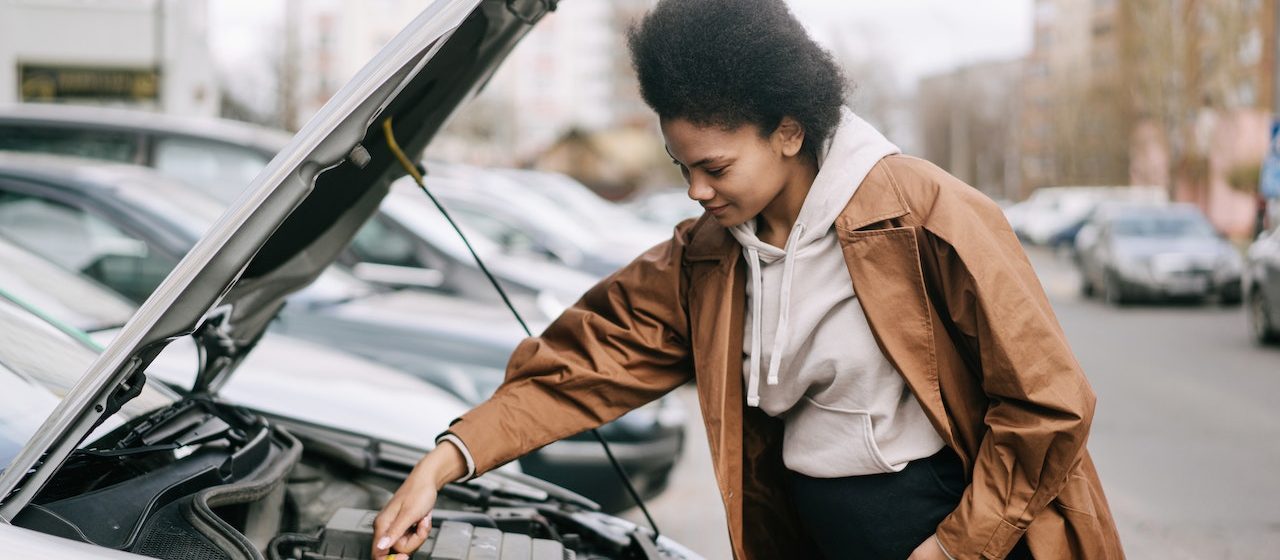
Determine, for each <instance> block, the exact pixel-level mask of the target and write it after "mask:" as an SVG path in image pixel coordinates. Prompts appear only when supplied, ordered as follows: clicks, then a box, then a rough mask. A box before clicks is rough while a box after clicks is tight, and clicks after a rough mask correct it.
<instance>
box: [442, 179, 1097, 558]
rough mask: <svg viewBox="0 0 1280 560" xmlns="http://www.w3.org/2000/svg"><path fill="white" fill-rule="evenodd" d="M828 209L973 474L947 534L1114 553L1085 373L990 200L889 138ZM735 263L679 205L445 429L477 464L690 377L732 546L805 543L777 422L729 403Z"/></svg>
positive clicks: (752, 551)
mask: <svg viewBox="0 0 1280 560" xmlns="http://www.w3.org/2000/svg"><path fill="white" fill-rule="evenodd" d="M835 227H836V230H837V232H838V235H839V239H840V243H841V245H842V247H843V250H844V255H845V259H846V261H847V262H848V266H849V278H850V280H851V281H852V282H853V285H854V290H855V292H856V293H857V294H858V301H859V302H860V303H861V305H862V307H863V309H864V311H865V313H866V316H867V320H868V321H869V322H870V326H871V329H872V331H873V333H874V334H875V337H876V340H877V341H878V343H879V345H880V347H881V350H882V351H883V352H884V354H885V356H887V357H888V358H889V360H890V361H891V362H893V364H894V365H895V366H896V367H897V369H898V370H899V371H900V372H902V375H903V377H904V378H905V379H906V382H907V385H908V386H909V387H910V389H911V391H912V392H913V393H914V394H915V396H916V398H917V399H918V400H919V401H920V404H921V405H922V406H923V407H924V410H925V413H926V414H927V416H928V417H929V420H930V421H931V422H932V423H933V426H934V428H936V429H937V430H938V433H939V434H940V435H941V436H942V438H943V440H945V441H946V442H947V444H948V445H949V446H950V447H951V448H952V449H954V450H956V452H957V453H958V454H959V455H960V457H961V458H962V459H963V461H964V464H965V468H966V470H967V472H968V473H969V475H970V484H969V486H968V488H967V489H966V490H965V493H964V496H963V498H962V499H961V501H960V505H959V507H957V508H956V510H955V511H954V512H952V513H951V514H950V515H949V516H948V517H947V518H946V519H944V520H943V521H942V523H941V524H940V525H939V526H938V531H937V534H938V538H939V540H940V542H941V543H942V544H943V546H944V547H945V548H946V549H947V550H948V551H949V552H950V553H951V554H952V555H953V556H955V557H956V558H959V559H964V560H968V559H975V558H1003V557H1004V556H1005V555H1006V554H1008V552H1009V550H1010V549H1011V548H1012V547H1013V546H1014V545H1015V544H1016V543H1017V541H1018V540H1019V539H1020V538H1022V537H1023V535H1024V533H1025V535H1026V539H1027V544H1028V545H1029V547H1030V549H1031V551H1032V554H1033V555H1034V556H1035V557H1036V558H1050V559H1058V558H1088V559H1103V558H1105V559H1115V558H1122V557H1123V552H1122V551H1121V547H1120V540H1119V536H1118V534H1117V533H1116V529H1115V524H1114V521H1113V519H1112V517H1111V512H1110V510H1109V508H1108V506H1107V501H1106V498H1105V497H1104V496H1103V493H1102V485H1101V483H1100V482H1099V480H1098V475H1097V473H1096V471H1095V470H1094V467H1093V462H1092V461H1091V459H1090V458H1089V453H1088V452H1087V451H1086V450H1085V440H1086V439H1087V436H1088V433H1089V425H1090V422H1091V420H1092V418H1093V409H1094V394H1093V391H1092V389H1091V388H1090V387H1089V383H1088V381H1086V379H1085V377H1084V374H1083V372H1082V371H1081V369H1080V365H1079V364H1078V363H1077V362H1076V360H1075V358H1074V357H1073V355H1072V353H1071V350H1070V348H1069V347H1068V345H1067V340H1066V337H1065V336H1064V334H1063V332H1062V329H1061V328H1060V327H1059V326H1058V322H1057V319H1056V318H1055V316H1054V314H1053V310H1052V309H1051V308H1050V306H1049V302H1048V300H1047V299H1046V297H1045V295H1044V291H1043V290H1042V289H1041V287H1040V283H1039V281H1038V279H1037V277H1036V275H1035V272H1034V271H1033V270H1032V267H1031V265H1030V263H1029V262H1028V260H1027V258H1026V255H1025V254H1024V253H1023V251H1022V248H1021V246H1020V245H1019V243H1018V240H1017V239H1016V238H1015V237H1014V235H1013V232H1012V231H1011V230H1010V229H1009V226H1008V224H1007V222H1006V221H1005V220H1004V217H1003V215H1002V214H1001V212H1000V209H999V208H997V207H996V205H995V204H993V203H992V202H991V201H990V200H989V199H987V198H986V197H984V196H983V195H982V194H980V193H978V192H977V191H976V190H974V189H973V188H971V187H969V186H968V185H965V184H964V183H962V182H960V181H959V180H957V179H955V178H954V177H951V176H950V175H948V174H947V173H946V172H944V171H942V170H940V169H938V168H937V167H935V166H933V165H931V164H929V163H928V162H925V161H922V160H919V159H914V158H910V157H906V156H890V157H887V158H885V159H883V160H881V161H880V162H879V163H878V164H876V166H875V167H874V168H873V169H872V171H871V173H870V174H869V175H868V176H867V178H866V180H865V181H864V182H863V183H862V185H861V186H860V187H859V189H858V191H857V192H856V193H855V194H854V196H853V199H852V200H851V201H850V202H849V204H848V205H847V206H846V208H845V209H844V211H843V212H842V214H841V216H840V217H839V218H838V219H837V220H836V225H835ZM740 261H741V250H740V247H739V245H738V244H737V242H736V241H734V240H733V238H732V237H731V236H730V234H729V233H728V231H726V230H725V228H723V227H722V226H720V225H719V224H718V223H716V222H715V221H714V220H712V219H710V218H709V217H708V216H703V217H702V218H700V219H698V220H696V221H694V220H690V221H686V222H684V223H682V224H680V225H679V226H677V228H676V231H675V235H674V237H673V239H672V240H671V241H669V242H665V243H662V244H660V245H658V246H657V247H654V248H653V249H650V250H649V251H648V252H646V253H645V254H643V255H641V256H640V257H639V258H637V259H636V260H635V261H634V262H632V263H631V264H630V265H628V266H627V267H625V268H623V269H622V270H620V271H618V272H617V273H615V274H613V275H612V276H610V277H608V278H606V279H605V280H603V281H602V282H600V284H598V285H597V286H595V287H594V288H592V289H591V290H590V291H588V292H587V293H586V295H584V296H583V298H582V299H581V300H580V301H579V302H578V303H577V304H575V305H574V306H573V307H571V308H570V309H568V310H567V311H565V312H564V314H563V315H561V316H560V317H559V318H558V319H557V320H556V321H555V322H554V323H552V325H551V326H550V327H548V328H547V330H546V331H545V332H544V333H543V334H542V336H540V337H537V338H530V339H527V340H525V341H524V342H523V343H522V344H521V345H520V346H519V347H518V348H517V349H516V351H515V353H514V354H513V355H512V357H511V361H510V364H509V366H508V369H507V380H506V382H505V383H504V384H503V385H502V387H501V388H499V389H498V391H497V392H496V393H495V394H494V396H493V397H492V398H491V399H489V401H487V402H485V403H483V404H481V405H480V406H478V407H477V408H476V409H475V410H472V411H471V412H469V413H467V414H466V415H464V416H463V417H462V418H460V419H459V420H457V421H455V423H454V424H453V425H452V426H451V428H450V431H451V432H452V433H453V434H455V435H457V436H458V437H459V438H461V439H462V441H463V442H465V443H466V445H467V447H468V449H469V450H470V452H471V454H472V456H473V458H474V460H475V464H476V470H477V473H481V472H485V471H488V470H490V469H493V468H494V467H496V466H498V465H501V464H503V463H505V462H507V461H511V460H513V459H515V458H517V457H519V456H521V455H523V454H525V453H528V452H530V451H532V450H534V449H537V448H538V447H540V446H543V445H546V444H548V443H550V442H552V441H555V440H557V439H560V438H563V437H566V436H569V435H572V434H574V433H577V432H580V431H582V430H585V429H587V428H590V427H594V426H597V425H600V424H602V423H605V422H608V421H610V420H613V419H614V418H617V417H618V416H620V415H622V414H623V413H625V412H627V411H628V410H631V409H633V408H635V407H638V406H640V405H642V404H644V403H646V402H649V401H651V400H653V399H656V398H658V397H659V396H661V395H663V394H664V393H666V392H668V391H670V390H672V389H673V388H675V387H677V386H679V385H681V384H683V383H685V382H686V381H688V380H689V379H691V378H693V379H696V380H697V386H698V397H699V401H700V403H701V408H702V417H703V420H704V421H705V423H706V429H707V438H708V439H709V441H710V447H711V455H712V458H713V461H714V465H715V474H716V479H717V482H718V484H719V487H720V495H721V498H722V499H723V501H724V507H725V511H726V514H727V518H728V523H729V535H730V540H731V541H732V545H733V551H734V554H735V556H736V557H737V558H739V559H742V560H748V559H750V560H761V559H767V558H816V557H819V554H817V553H816V552H814V550H815V549H814V548H813V543H812V542H810V541H809V540H808V539H807V538H806V537H805V536H804V534H803V532H802V531H801V530H800V528H799V525H798V523H797V521H796V519H795V516H794V511H793V510H792V509H791V506H790V505H789V501H788V500H787V498H786V496H785V495H784V494H783V491H782V488H783V485H782V484H781V480H782V478H781V477H782V475H783V474H784V470H783V469H784V467H783V466H782V457H781V434H782V430H781V424H780V422H779V421H778V420H775V419H773V418H770V417H769V416H767V415H765V414H764V413H762V412H760V411H759V410H758V409H753V408H747V407H745V406H744V405H745V401H744V398H743V386H742V385H743V381H742V358H743V356H742V337H743V316H744V314H745V309H744V307H745V303H744V302H745V296H744V288H745V274H744V273H743V268H744V266H743V265H741V264H740ZM939 307H943V309H939ZM957 338H958V339H959V340H955V339H957ZM838 444H839V442H833V445H838Z"/></svg>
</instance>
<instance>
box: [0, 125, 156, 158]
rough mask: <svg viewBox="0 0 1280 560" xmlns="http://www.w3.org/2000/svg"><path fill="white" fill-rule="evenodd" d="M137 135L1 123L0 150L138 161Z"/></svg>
mask: <svg viewBox="0 0 1280 560" xmlns="http://www.w3.org/2000/svg"><path fill="white" fill-rule="evenodd" d="M138 146H139V141H138V135H137V134H132V133H129V132H123V131H116V130H87V129H83V128H62V127H56V126H54V127H49V126H39V125H34V126H23V125H12V126H4V127H0V150H2V151H8V152H35V153H42V154H59V155H64V156H78V157H84V158H90V159H102V160H107V161H117V162H121V163H135V162H137V161H138V152H139V149H138Z"/></svg>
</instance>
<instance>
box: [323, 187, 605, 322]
mask: <svg viewBox="0 0 1280 560" xmlns="http://www.w3.org/2000/svg"><path fill="white" fill-rule="evenodd" d="M449 182H450V180H449V179H441V178H438V177H435V176H432V177H430V178H429V179H428V185H429V188H431V189H432V192H433V193H434V194H435V195H436V196H437V198H439V199H440V200H441V201H442V203H443V204H444V206H445V208H446V209H447V210H449V213H450V215H451V216H453V217H454V219H455V220H456V221H457V222H458V223H459V225H460V226H461V227H462V228H463V230H464V231H465V232H467V233H468V234H469V235H468V238H469V240H470V242H471V246H472V248H474V249H475V250H476V253H477V254H478V255H480V257H481V258H483V259H484V260H485V264H486V266H487V267H488V268H489V271H490V272H492V273H493V274H494V276H495V277H496V278H497V279H498V281H499V282H500V283H501V284H502V286H503V288H504V289H505V290H506V291H507V293H508V294H510V295H513V296H517V297H523V298H525V299H526V300H528V301H529V302H532V303H533V305H532V306H524V307H521V308H520V309H521V311H525V312H527V311H528V310H530V309H533V310H535V311H537V312H539V313H540V315H534V317H542V318H547V319H550V318H554V317H556V316H557V315H559V314H560V312H561V311H563V310H564V309H565V308H566V307H568V305H569V304H571V303H573V302H574V301H577V299H578V297H579V296H581V295H582V293H583V292H585V291H586V290H587V289H588V288H590V287H591V286H592V285H594V284H595V283H596V281H597V280H599V276H594V275H591V274H588V273H586V272H583V271H580V270H575V269H574V268H571V267H569V266H566V265H565V264H564V263H563V262H561V261H559V260H557V259H555V258H554V257H552V256H551V255H550V254H549V253H545V252H542V249H541V248H538V249H534V248H532V246H533V243H532V242H529V243H525V244H524V245H525V246H526V247H528V248H529V250H520V249H518V248H516V247H515V245H517V244H519V241H517V240H516V239H515V237H516V236H517V235H518V236H520V239H523V240H528V239H531V238H532V236H533V234H528V233H523V232H524V231H526V230H525V229H524V227H523V226H522V224H521V223H520V222H505V221H503V219H505V218H517V217H520V216H522V215H525V214H528V213H530V212H532V209H529V208H527V207H523V206H519V205H516V204H514V203H513V202H512V201H511V200H510V198H511V197H512V196H516V195H519V194H520V193H518V192H512V193H510V195H509V196H508V198H507V199H506V200H492V199H490V200H486V201H485V202H484V204H485V205H486V206H485V208H496V212H497V213H496V214H495V215H492V216H490V215H484V214H483V211H478V210H476V209H475V208H474V207H472V206H470V205H468V204H466V203H464V202H463V201H460V200H459V199H458V197H457V196H450V194H449V193H450V192H451V191H450V190H449V189H448V188H438V187H443V186H445V185H447V184H448V183H449ZM491 196H492V195H491ZM476 212H480V215H478V216H477V214H476ZM494 228H500V229H501V230H502V231H503V232H504V234H503V235H501V236H493V235H492V234H491V232H493V231H495V229H494ZM508 233H509V234H510V235H509V236H508V235H506V234H508ZM338 262H339V263H340V264H342V265H344V266H346V267H348V268H349V269H350V270H351V271H353V273H354V274H355V275H356V276H358V277H360V278H362V279H364V280H368V281H371V282H377V283H380V284H383V285H387V286H410V287H414V286H415V283H414V281H413V280H412V279H411V278H413V277H420V278H421V277H426V278H429V277H431V276H434V277H435V278H436V280H435V281H434V283H432V282H431V281H430V280H428V281H426V282H423V283H421V284H418V285H416V287H428V288H436V289H444V290H447V291H448V292H449V293H454V294H460V295H463V296H464V297H467V298H469V299H475V300H478V301H488V302H496V301H498V295H497V292H495V291H494V289H493V286H491V285H490V284H489V282H488V280H487V279H486V278H485V276H484V274H483V273H482V272H481V271H480V268H479V267H478V266H477V265H476V264H475V260H474V258H473V257H472V256H471V253H470V252H469V251H468V250H467V247H466V245H465V244H464V243H463V242H462V239H461V238H459V237H458V232H457V231H455V230H454V229H453V226H451V225H449V222H448V220H446V219H445V217H444V214H442V213H441V212H440V210H439V208H437V207H436V206H435V204H434V203H433V202H432V201H431V199H429V198H427V197H426V195H424V194H423V193H422V191H421V190H420V189H419V187H418V186H417V185H415V184H412V183H411V182H406V181H404V180H401V181H398V182H396V183H395V184H393V185H392V187H391V192H390V194H388V195H387V198H386V199H384V200H383V201H382V205H381V207H380V209H379V212H378V213H377V214H376V215H375V216H374V217H373V218H372V219H370V220H369V222H368V223H367V224H365V225H364V227H362V228H361V229H360V231H359V233H357V234H356V237H355V239H353V240H352V241H351V245H350V246H348V247H347V249H346V250H345V251H343V253H342V254H341V255H340V256H339V257H338ZM406 278H409V279H406Z"/></svg>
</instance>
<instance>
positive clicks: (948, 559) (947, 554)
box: [933, 533, 956, 560]
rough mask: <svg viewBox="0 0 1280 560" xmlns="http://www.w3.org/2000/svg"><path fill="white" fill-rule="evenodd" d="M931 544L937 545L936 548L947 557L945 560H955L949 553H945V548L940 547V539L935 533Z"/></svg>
mask: <svg viewBox="0 0 1280 560" xmlns="http://www.w3.org/2000/svg"><path fill="white" fill-rule="evenodd" d="M933 542H936V543H938V548H940V549H942V554H943V555H944V556H946V557H947V560H956V557H955V556H952V555H951V553H950V552H947V547H945V546H942V539H939V538H938V535H937V533H935V534H934V535H933Z"/></svg>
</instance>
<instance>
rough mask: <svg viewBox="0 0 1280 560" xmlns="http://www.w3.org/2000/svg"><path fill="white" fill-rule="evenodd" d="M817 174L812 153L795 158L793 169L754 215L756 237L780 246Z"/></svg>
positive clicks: (798, 214) (793, 223) (785, 238)
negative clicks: (784, 181)
mask: <svg viewBox="0 0 1280 560" xmlns="http://www.w3.org/2000/svg"><path fill="white" fill-rule="evenodd" d="M817 176H818V163H817V161H815V160H814V158H812V157H808V156H806V157H803V158H800V159H798V160H797V161H796V162H795V169H794V170H793V172H792V173H789V174H788V175H787V181H786V183H785V184H784V185H783V187H782V190H781V191H779V192H778V196H775V197H774V198H773V200H772V201H770V202H769V205H768V206H765V207H764V210H762V211H761V212H760V214H759V215H758V216H756V237H757V238H759V239H760V240H761V241H764V242H765V243H768V244H770V245H773V246H775V247H783V246H784V245H786V243H787V236H788V235H790V234H791V228H792V227H793V226H794V225H795V223H796V218H797V217H799V216H800V208H801V207H803V206H804V200H805V198H806V197H807V196H809V189H810V188H811V187H813V180H814V178H816V177H817Z"/></svg>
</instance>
